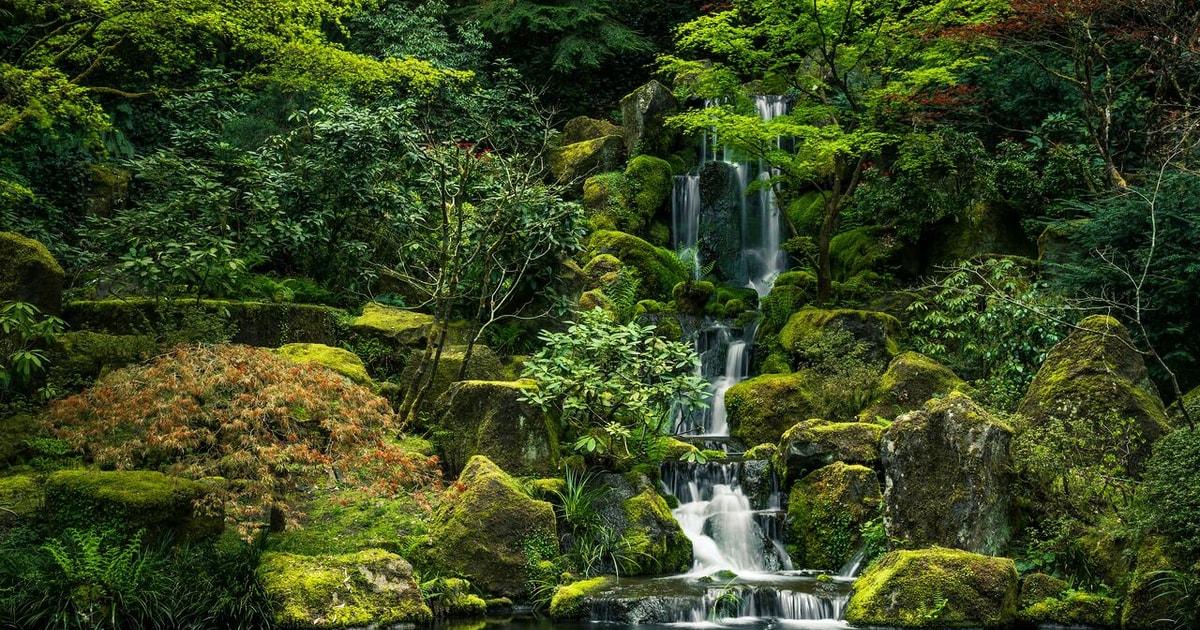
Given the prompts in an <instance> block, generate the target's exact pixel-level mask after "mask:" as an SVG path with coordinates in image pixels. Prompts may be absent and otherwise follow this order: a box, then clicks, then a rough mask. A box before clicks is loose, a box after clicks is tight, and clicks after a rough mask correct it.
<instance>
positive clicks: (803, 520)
mask: <svg viewBox="0 0 1200 630" xmlns="http://www.w3.org/2000/svg"><path fill="white" fill-rule="evenodd" d="M882 498H883V497H882V495H881V494H880V491H879V480H878V479H877V478H876V476H875V471H873V470H871V469H870V468H867V467H866V466H854V465H849V464H845V463H842V462H835V463H833V464H830V465H828V466H826V467H824V468H820V469H818V470H815V471H813V472H812V473H810V474H809V475H807V476H806V477H804V478H803V479H801V480H800V481H797V482H796V484H795V485H794V486H792V492H791V496H790V497H789V499H788V519H787V531H788V544H787V551H788V554H790V555H791V556H792V564H794V565H795V566H798V567H804V568H806V569H825V570H829V571H836V570H838V569H839V568H841V566H842V565H844V564H846V562H847V561H849V560H850V559H851V558H852V557H854V553H855V552H856V551H857V550H858V548H859V546H860V545H861V544H862V534H861V533H860V532H859V530H860V529H861V528H862V526H863V524H865V523H866V522H867V521H869V520H871V519H872V518H874V517H875V515H876V514H878V512H879V502H880V501H881V500H882Z"/></svg>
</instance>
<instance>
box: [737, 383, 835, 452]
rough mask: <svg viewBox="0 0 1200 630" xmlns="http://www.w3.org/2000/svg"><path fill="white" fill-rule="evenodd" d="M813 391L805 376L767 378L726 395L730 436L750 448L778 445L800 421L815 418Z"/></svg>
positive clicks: (747, 384)
mask: <svg viewBox="0 0 1200 630" xmlns="http://www.w3.org/2000/svg"><path fill="white" fill-rule="evenodd" d="M815 408H816V405H814V404H813V391H812V388H811V383H810V382H809V379H808V376H807V375H806V374H805V373H802V372H797V373H795V374H763V375H761V376H756V377H754V378H751V379H748V380H745V381H742V382H741V383H738V384H737V385H734V386H733V387H730V388H729V390H728V391H726V392H725V410H726V413H727V414H728V417H729V426H730V433H731V435H733V436H734V437H736V438H738V439H740V440H742V441H743V442H745V443H747V444H761V443H763V442H778V441H779V438H780V436H782V435H783V432H784V431H785V430H787V429H788V428H789V427H791V426H792V425H793V424H794V423H795V422H796V419H797V418H808V417H811V416H812V415H813V409H815Z"/></svg>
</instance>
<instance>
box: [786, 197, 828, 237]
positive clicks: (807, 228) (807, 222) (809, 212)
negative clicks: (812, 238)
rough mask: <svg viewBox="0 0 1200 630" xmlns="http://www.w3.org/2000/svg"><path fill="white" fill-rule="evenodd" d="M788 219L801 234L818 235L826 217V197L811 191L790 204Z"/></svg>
mask: <svg viewBox="0 0 1200 630" xmlns="http://www.w3.org/2000/svg"><path fill="white" fill-rule="evenodd" d="M787 215H788V219H789V220H790V221H791V224H792V225H794V226H796V231H797V232H798V233H799V234H816V233H817V232H819V231H820V230H821V221H822V220H823V219H824V217H825V197H824V196H823V195H822V194H821V192H820V191H816V190H813V191H810V192H807V193H804V194H803V195H801V196H800V197H799V198H798V199H796V200H795V201H793V202H792V203H790V204H788V207H787Z"/></svg>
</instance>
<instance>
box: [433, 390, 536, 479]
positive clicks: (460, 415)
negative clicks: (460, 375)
mask: <svg viewBox="0 0 1200 630" xmlns="http://www.w3.org/2000/svg"><path fill="white" fill-rule="evenodd" d="M536 389H537V384H536V383H535V382H533V381H531V380H520V381H460V382H458V383H454V384H453V385H451V386H450V389H448V390H447V391H446V393H445V394H443V395H442V399H441V400H440V401H438V406H437V408H438V409H439V411H438V417H439V418H440V420H439V421H438V429H439V430H438V431H436V432H435V433H436V434H438V435H440V436H441V437H439V438H438V445H439V447H440V449H439V450H440V452H441V454H442V457H443V461H444V462H445V464H446V468H447V470H448V471H449V472H450V473H451V474H456V473H457V472H458V471H459V470H461V469H462V467H463V466H464V465H466V463H467V460H468V459H470V457H471V456H472V455H484V456H486V457H488V458H489V459H491V460H492V461H493V462H495V463H496V464H497V465H498V466H500V467H501V468H503V469H504V470H506V471H508V472H511V473H512V474H515V475H531V476H538V475H550V474H552V473H554V472H555V470H556V462H557V460H558V457H559V450H558V424H557V423H556V422H554V421H553V419H551V418H549V417H548V416H547V415H546V414H545V412H543V411H542V410H541V409H540V408H539V407H537V406H536V405H534V404H531V403H529V402H526V401H523V400H521V398H522V397H524V396H525V395H527V394H528V393H530V392H531V391H535V390H536Z"/></svg>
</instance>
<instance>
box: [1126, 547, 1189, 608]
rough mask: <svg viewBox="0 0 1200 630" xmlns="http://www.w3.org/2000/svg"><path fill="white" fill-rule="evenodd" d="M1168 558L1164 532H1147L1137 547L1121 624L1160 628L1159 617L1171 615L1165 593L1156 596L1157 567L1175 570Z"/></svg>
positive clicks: (1163, 569)
mask: <svg viewBox="0 0 1200 630" xmlns="http://www.w3.org/2000/svg"><path fill="white" fill-rule="evenodd" d="M1178 569H1179V567H1176V566H1174V563H1173V562H1172V558H1171V542H1170V541H1169V540H1168V539H1167V538H1166V537H1164V536H1147V537H1146V539H1145V540H1143V541H1142V544H1141V546H1139V547H1138V549H1137V560H1136V564H1135V565H1134V569H1133V575H1132V576H1131V577H1130V579H1129V589H1128V590H1127V591H1126V592H1125V606H1124V608H1123V609H1122V610H1121V627H1122V628H1125V629H1126V630H1154V629H1155V628H1161V627H1162V624H1161V623H1159V622H1158V620H1160V619H1168V618H1170V617H1171V601H1170V598H1167V597H1156V595H1157V594H1158V593H1157V591H1156V589H1155V588H1154V581H1155V580H1156V579H1157V578H1158V577H1159V576H1160V575H1161V574H1160V573H1159V572H1160V571H1171V570H1178Z"/></svg>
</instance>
